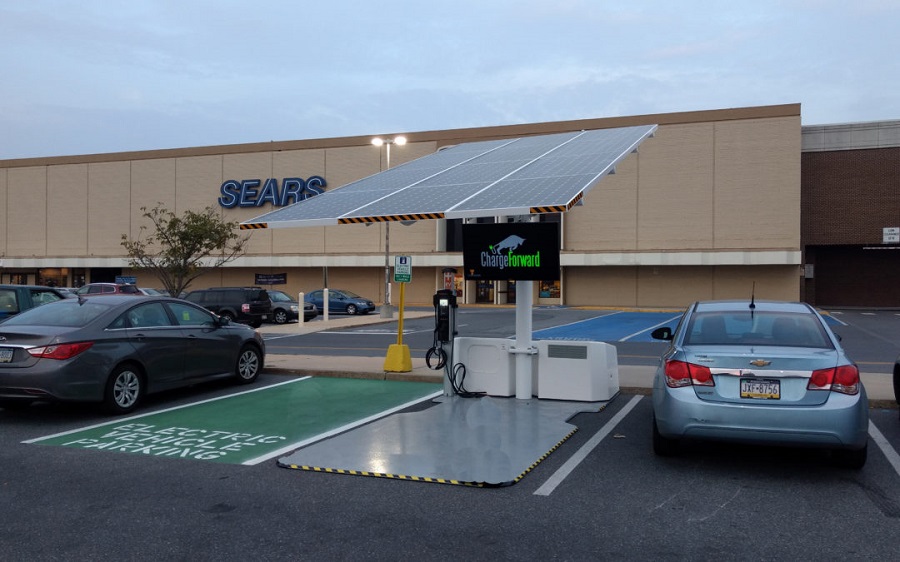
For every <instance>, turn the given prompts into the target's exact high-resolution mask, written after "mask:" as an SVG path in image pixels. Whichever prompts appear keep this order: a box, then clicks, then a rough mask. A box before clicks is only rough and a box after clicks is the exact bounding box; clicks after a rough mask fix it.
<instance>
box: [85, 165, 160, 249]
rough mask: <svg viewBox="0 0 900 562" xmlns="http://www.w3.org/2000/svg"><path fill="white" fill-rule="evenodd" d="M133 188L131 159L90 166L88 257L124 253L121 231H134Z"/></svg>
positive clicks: (123, 232)
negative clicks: (132, 227)
mask: <svg viewBox="0 0 900 562" xmlns="http://www.w3.org/2000/svg"><path fill="white" fill-rule="evenodd" d="M160 188H161V186H157V187H156V189H160ZM131 191H132V189H131V162H130V161H124V162H104V163H97V164H89V165H88V199H87V203H88V213H87V223H88V256H89V257H117V256H122V255H123V252H124V249H123V248H122V234H125V233H131V232H133V231H132V230H131V223H132V218H133V213H132V211H131V196H132V193H131Z"/></svg>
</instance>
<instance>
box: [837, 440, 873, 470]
mask: <svg viewBox="0 0 900 562" xmlns="http://www.w3.org/2000/svg"><path fill="white" fill-rule="evenodd" d="M868 450H869V444H868V443H866V444H865V446H864V447H863V448H862V449H838V450H836V451H833V452H832V454H831V458H832V460H833V461H834V464H836V465H837V466H840V467H841V468H852V469H854V470H859V469H861V468H862V467H864V466H865V465H866V458H867V457H868Z"/></svg>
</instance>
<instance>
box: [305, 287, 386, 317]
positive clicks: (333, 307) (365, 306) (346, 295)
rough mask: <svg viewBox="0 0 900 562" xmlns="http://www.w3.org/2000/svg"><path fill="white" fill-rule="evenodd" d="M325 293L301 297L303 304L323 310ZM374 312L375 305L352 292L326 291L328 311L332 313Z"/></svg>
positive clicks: (318, 291) (320, 291) (321, 291)
mask: <svg viewBox="0 0 900 562" xmlns="http://www.w3.org/2000/svg"><path fill="white" fill-rule="evenodd" d="M324 293H325V292H324V291H323V290H322V289H319V290H317V291H313V292H311V293H309V294H308V295H306V296H305V297H303V300H304V301H305V302H311V303H313V304H314V305H316V308H318V309H319V310H320V311H323V314H324V310H325V298H324V297H325V294H324ZM373 310H375V303H373V302H372V301H370V300H369V299H367V298H365V297H361V296H359V295H357V294H356V293H354V292H353V291H347V290H343V289H328V311H329V312H332V313H346V314H368V313H370V312H372V311H373Z"/></svg>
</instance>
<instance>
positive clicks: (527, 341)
mask: <svg viewBox="0 0 900 562" xmlns="http://www.w3.org/2000/svg"><path fill="white" fill-rule="evenodd" d="M532 283H533V282H532V281H517V282H516V346H515V348H514V349H513V350H512V351H513V353H515V354H516V398H517V399H519V400H530V399H531V397H532V396H531V394H532V390H531V386H532V385H531V356H532V355H534V354H535V353H537V350H536V349H534V348H532V347H531V295H532Z"/></svg>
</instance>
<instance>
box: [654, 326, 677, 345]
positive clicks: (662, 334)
mask: <svg viewBox="0 0 900 562" xmlns="http://www.w3.org/2000/svg"><path fill="white" fill-rule="evenodd" d="M674 335H675V334H674V333H673V332H672V328H670V327H668V326H663V327H662V328H657V329H655V330H653V331H652V332H650V337H652V338H653V339H655V340H665V341H672V338H673V337H674Z"/></svg>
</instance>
